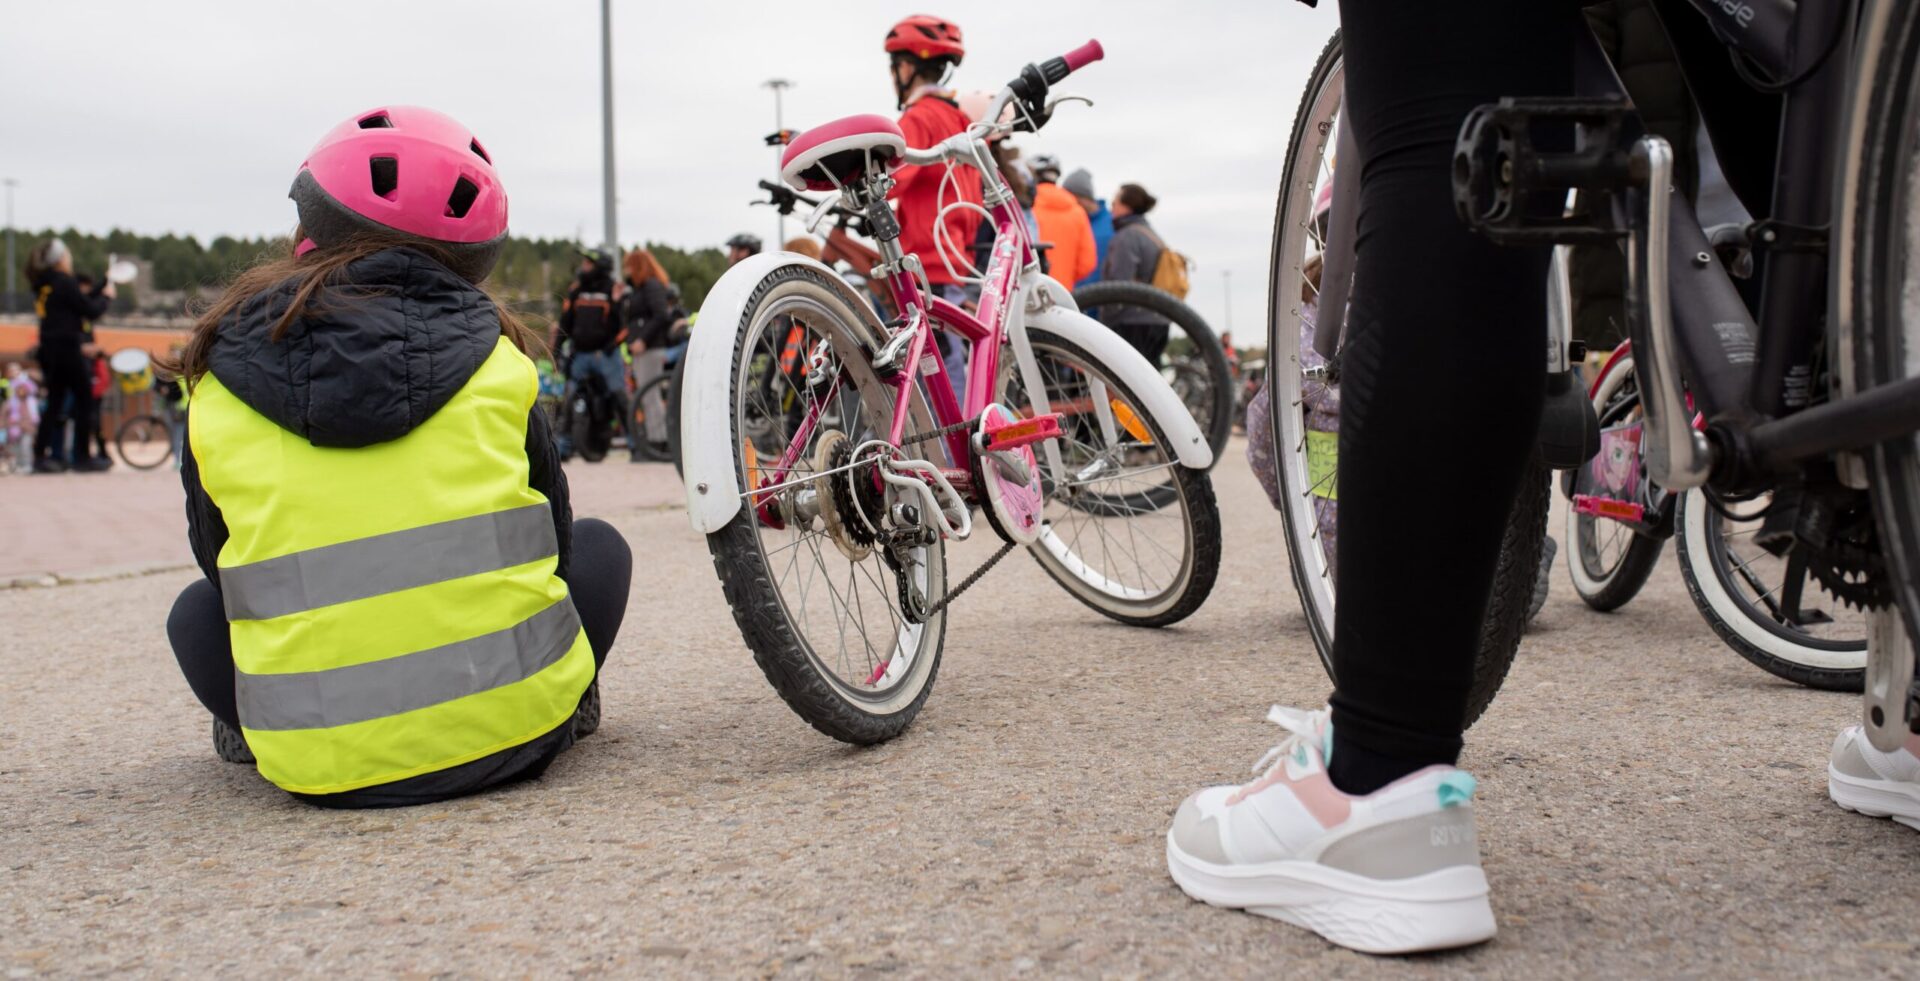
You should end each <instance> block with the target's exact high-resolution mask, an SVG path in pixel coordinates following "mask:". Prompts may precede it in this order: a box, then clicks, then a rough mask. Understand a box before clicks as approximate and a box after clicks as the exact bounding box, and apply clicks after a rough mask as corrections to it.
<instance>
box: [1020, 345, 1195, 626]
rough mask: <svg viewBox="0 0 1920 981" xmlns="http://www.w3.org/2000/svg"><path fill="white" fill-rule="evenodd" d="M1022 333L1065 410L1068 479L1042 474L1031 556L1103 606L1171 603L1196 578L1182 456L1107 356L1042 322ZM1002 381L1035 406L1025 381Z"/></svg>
mask: <svg viewBox="0 0 1920 981" xmlns="http://www.w3.org/2000/svg"><path fill="white" fill-rule="evenodd" d="M1028 338H1029V340H1030V341H1031V342H1032V345H1033V354H1034V359H1035V361H1036V363H1037V365H1038V367H1039V372H1040V374H1041V375H1042V376H1044V377H1045V378H1046V387H1047V402H1048V404H1049V406H1050V407H1051V408H1052V409H1053V411H1055V412H1060V413H1062V414H1064V415H1065V416H1066V422H1065V424H1064V425H1063V426H1062V429H1063V432H1064V435H1063V437H1062V438H1061V439H1060V440H1059V446H1060V456H1061V463H1062V465H1063V470H1064V472H1065V474H1066V475H1067V479H1066V480H1065V481H1064V482H1062V481H1057V480H1055V479H1053V477H1052V475H1050V474H1049V475H1048V476H1047V477H1046V478H1045V479H1043V484H1044V485H1045V486H1046V489H1047V498H1048V499H1047V504H1046V508H1045V510H1044V511H1043V512H1042V520H1043V521H1044V522H1045V529H1044V530H1043V531H1042V532H1041V535H1040V540H1039V541H1038V542H1037V543H1035V544H1034V546H1033V551H1034V555H1035V557H1036V558H1038V559H1039V560H1040V562H1041V564H1042V565H1045V566H1046V567H1047V568H1048V569H1049V571H1051V572H1053V573H1054V575H1055V576H1056V578H1060V577H1064V578H1063V579H1062V582H1063V583H1064V584H1066V585H1067V586H1068V588H1069V589H1074V590H1075V591H1076V592H1079V593H1081V594H1082V595H1083V596H1087V597H1088V598H1089V599H1092V600H1094V601H1096V602H1098V603H1099V604H1100V605H1101V606H1102V607H1103V608H1110V609H1113V610H1114V611H1115V612H1120V613H1123V614H1124V615H1127V616H1131V617H1151V616H1153V615H1155V614H1158V613H1162V612H1165V611H1166V610H1168V609H1171V608H1172V607H1173V606H1175V605H1176V604H1177V603H1179V601H1180V600H1181V598H1182V597H1183V596H1184V595H1185V593H1186V587H1187V585H1188V583H1189V582H1191V581H1192V579H1193V576H1194V570H1195V567H1196V554H1197V542H1196V540H1195V536H1194V529H1193V513H1192V508H1191V506H1190V502H1189V501H1188V499H1187V490H1186V487H1185V486H1184V483H1183V482H1182V481H1181V480H1179V479H1177V476H1178V475H1177V474H1175V473H1174V469H1175V468H1176V467H1178V466H1179V463H1178V461H1176V460H1174V459H1173V458H1172V457H1171V456H1170V455H1169V454H1168V452H1167V450H1166V439H1165V438H1164V436H1163V435H1162V434H1161V433H1160V432H1159V431H1158V427H1157V426H1155V425H1154V423H1153V422H1152V420H1151V419H1150V418H1148V417H1147V415H1146V414H1145V413H1144V411H1141V410H1140V409H1138V406H1139V405H1140V403H1139V401H1138V399H1137V398H1135V397H1134V395H1133V393H1131V392H1129V391H1127V390H1126V388H1125V387H1124V386H1122V385H1121V384H1120V383H1119V381H1118V380H1116V379H1115V377H1114V376H1113V374H1112V372H1110V371H1109V370H1108V369H1107V368H1106V367H1105V366H1104V365H1101V364H1099V363H1097V362H1096V361H1095V360H1094V359H1093V358H1091V357H1089V356H1087V354H1086V353H1085V352H1083V351H1080V350H1079V349H1077V348H1075V347H1073V346H1072V345H1070V344H1068V343H1066V342H1065V341H1062V340H1060V339H1058V338H1055V337H1053V336H1051V335H1049V334H1046V333H1045V332H1042V331H1038V330H1036V331H1032V332H1030V333H1029V335H1028ZM1009 371H1011V368H1010V367H1009ZM1002 390H1003V391H1004V392H1006V398H1007V400H1008V404H1009V406H1011V407H1012V408H1013V410H1014V411H1015V412H1017V413H1020V414H1022V415H1030V414H1032V413H1033V411H1034V409H1033V405H1032V402H1031V400H1030V399H1029V398H1028V397H1027V396H1026V395H1025V389H1024V386H1021V385H1018V384H1014V383H1012V382H1011V381H1010V380H1009V381H1008V382H1007V383H1005V385H1004V387H1003V389H1002ZM1141 436H1146V437H1147V438H1146V439H1144V440H1143V439H1141V438H1140V437H1141ZM1069 580H1070V581H1069Z"/></svg>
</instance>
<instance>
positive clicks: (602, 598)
mask: <svg viewBox="0 0 1920 981" xmlns="http://www.w3.org/2000/svg"><path fill="white" fill-rule="evenodd" d="M569 564H570V566H571V567H570V568H569V569H568V571H567V578H568V582H567V591H568V592H569V593H571V594H572V596H573V608H574V610H575V611H576V612H578V613H579V614H580V626H581V627H582V628H584V629H585V630H586V632H587V643H588V644H589V645H590V646H591V647H592V648H593V663H594V666H595V668H596V669H597V668H598V666H599V665H601V664H604V663H606V660H607V649H608V648H610V647H612V646H613V640H614V638H615V637H616V636H617V635H618V634H619V633H620V621H621V620H623V619H625V618H626V615H627V592H628V589H629V587H630V585H631V583H632V581H633V551H632V550H631V549H629V548H628V547H627V541H626V539H624V538H622V537H620V533H619V532H617V531H615V530H613V526H612V525H610V524H607V523H606V522H604V521H601V520H600V519H598V518H582V519H580V520H578V521H575V522H574V523H573V552H572V554H571V556H570V558H569ZM167 639H168V640H170V641H172V643H173V656H174V658H175V659H177V660H178V661H179V662H180V671H181V673H182V674H185V675H186V676H187V686H188V687H189V688H192V689H193V694H194V696H195V697H197V698H199V699H200V704H202V705H204V706H206V707H207V711H208V712H211V713H213V715H214V717H215V718H218V719H220V720H221V721H222V722H225V723H226V724H228V725H230V726H233V727H234V728H236V729H237V728H239V727H240V712H239V709H238V708H237V707H236V706H235V704H234V695H233V644H232V638H231V636H230V634H229V633H228V630H227V614H226V610H225V608H224V607H223V606H222V605H221V602H220V593H219V591H218V590H215V589H214V588H213V584H212V583H210V582H208V581H207V580H205V579H196V580H194V581H193V584H192V585H189V586H188V587H187V588H186V589H185V590H183V591H182V592H181V593H180V598H179V599H176V600H174V602H173V613H172V614H171V615H169V616H168V617H167Z"/></svg>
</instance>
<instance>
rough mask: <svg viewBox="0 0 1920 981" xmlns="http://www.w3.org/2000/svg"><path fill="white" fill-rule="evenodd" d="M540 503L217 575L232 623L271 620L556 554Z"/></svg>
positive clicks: (284, 557) (309, 551)
mask: <svg viewBox="0 0 1920 981" xmlns="http://www.w3.org/2000/svg"><path fill="white" fill-rule="evenodd" d="M559 550H560V546H559V543H558V541H557V540H556V539H555V538H554V532H553V512H552V511H551V510H550V509H549V508H548V507H547V505H546V504H545V503H544V502H542V503H540V504H529V505H527V506H526V507H523V508H514V509H512V510H510V511H495V512H494V513H492V514H477V515H474V516H473V517H470V518H456V519H454V520H452V521H442V522H439V523H438V524H431V525H426V526H423V527H420V528H408V529H406V530H405V531H395V532H389V533H387V534H385V535H374V536H372V537H371V538H357V539H354V540H353V541H350V542H341V543H339V544H337V545H325V546H322V547H320V548H310V549H307V550H306V551H304V552H295V553H293V554H292V555H282V556H279V557H278V558H272V559H266V560H263V561H260V562H254V563H251V564H248V565H241V566H234V567H233V568H231V569H222V570H220V593H221V596H222V598H223V599H224V600H225V601H226V606H227V619H229V620H270V619H272V618H274V617H283V616H286V615H287V614H289V613H300V612H302V611H305V610H315V609H319V608H320V607H323V606H332V605H334V604H336V603H351V602H353V601H354V600H362V599H366V598H368V597H370V596H380V595H383V594H386V593H397V592H399V591H400V590H403V589H413V588H414V587H416V586H427V585H431V584H433V583H436V582H446V581H447V580H449V579H459V578H461V577H462V576H472V575H477V574H479V573H482V572H493V571H495V570H497V569H506V568H511V567H512V566H516V565H522V564H524V563H527V562H532V561H534V560H535V559H544V558H546V557H548V556H551V555H555V554H558V552H559Z"/></svg>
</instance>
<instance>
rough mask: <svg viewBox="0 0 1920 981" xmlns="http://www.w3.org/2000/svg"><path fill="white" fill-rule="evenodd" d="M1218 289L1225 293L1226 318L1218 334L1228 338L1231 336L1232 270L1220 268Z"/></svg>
mask: <svg viewBox="0 0 1920 981" xmlns="http://www.w3.org/2000/svg"><path fill="white" fill-rule="evenodd" d="M1220 289H1221V291H1222V292H1224V293H1226V295H1227V320H1226V323H1225V325H1224V327H1225V329H1223V330H1221V331H1220V336H1221V337H1229V338H1230V337H1232V336H1233V270H1231V269H1222V270H1220Z"/></svg>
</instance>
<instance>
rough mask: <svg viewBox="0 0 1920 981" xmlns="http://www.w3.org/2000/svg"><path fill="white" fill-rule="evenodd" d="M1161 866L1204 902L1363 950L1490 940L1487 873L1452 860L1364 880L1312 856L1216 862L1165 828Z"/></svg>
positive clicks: (1397, 951) (1405, 949)
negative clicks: (1400, 875)
mask: <svg viewBox="0 0 1920 981" xmlns="http://www.w3.org/2000/svg"><path fill="white" fill-rule="evenodd" d="M1167 871H1168V872H1169V873H1171V874H1172V876H1173V881H1174V882H1175V883H1177V884H1178V885H1179V886H1180V889H1181V891H1183V892H1185V893H1186V894H1187V895H1189V896H1191V897H1193V898H1194V899H1197V900H1200V901H1201V902H1203V903H1206V904H1208V905H1210V906H1219V907H1223V908H1226V909H1237V910H1245V911H1247V912H1249V913H1255V914H1258V915H1260V916H1265V917H1269V918H1271V919H1275V920H1280V921H1282V922H1285V923H1291V924H1293V925H1294V926H1297V927H1303V928H1305V929H1308V930H1312V931H1313V932H1314V933H1317V934H1319V935H1320V936H1322V937H1324V938H1326V939H1327V940H1329V941H1331V942H1333V943H1336V944H1339V945H1340V946H1342V947H1346V948H1349V949H1352V950H1358V951H1361V952H1363V953H1368V954H1411V953H1417V952H1419V951H1423V950H1447V949H1450V948H1453V947H1466V946H1469V945H1471V944H1477V943H1482V942H1484V941H1487V940H1491V939H1492V938H1493V934H1494V929H1495V928H1494V922H1493V907H1492V906H1491V905H1490V904H1489V903H1488V902H1487V876H1486V873H1484V872H1482V871H1481V870H1480V869H1479V868H1477V867H1474V866H1466V865H1462V866H1456V867H1454V868H1448V869H1441V870H1439V871H1438V872H1429V873H1427V874H1426V875H1420V876H1415V877H1413V878H1410V879H1394V880H1387V879H1370V878H1367V877H1366V876H1361V875H1354V874H1353V873H1351V872H1342V871H1340V870H1339V869H1333V868H1328V867H1327V866H1324V865H1320V864H1318V863H1315V862H1268V863H1265V864H1261V865H1232V866H1228V865H1215V864H1213V863H1211V862H1206V861H1202V860H1200V859H1197V858H1194V857H1192V856H1190V855H1188V854H1187V853H1186V852H1183V851H1181V850H1180V846H1179V845H1177V844H1175V843H1174V840H1173V835H1172V834H1171V833H1169V834H1168V835H1167Z"/></svg>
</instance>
